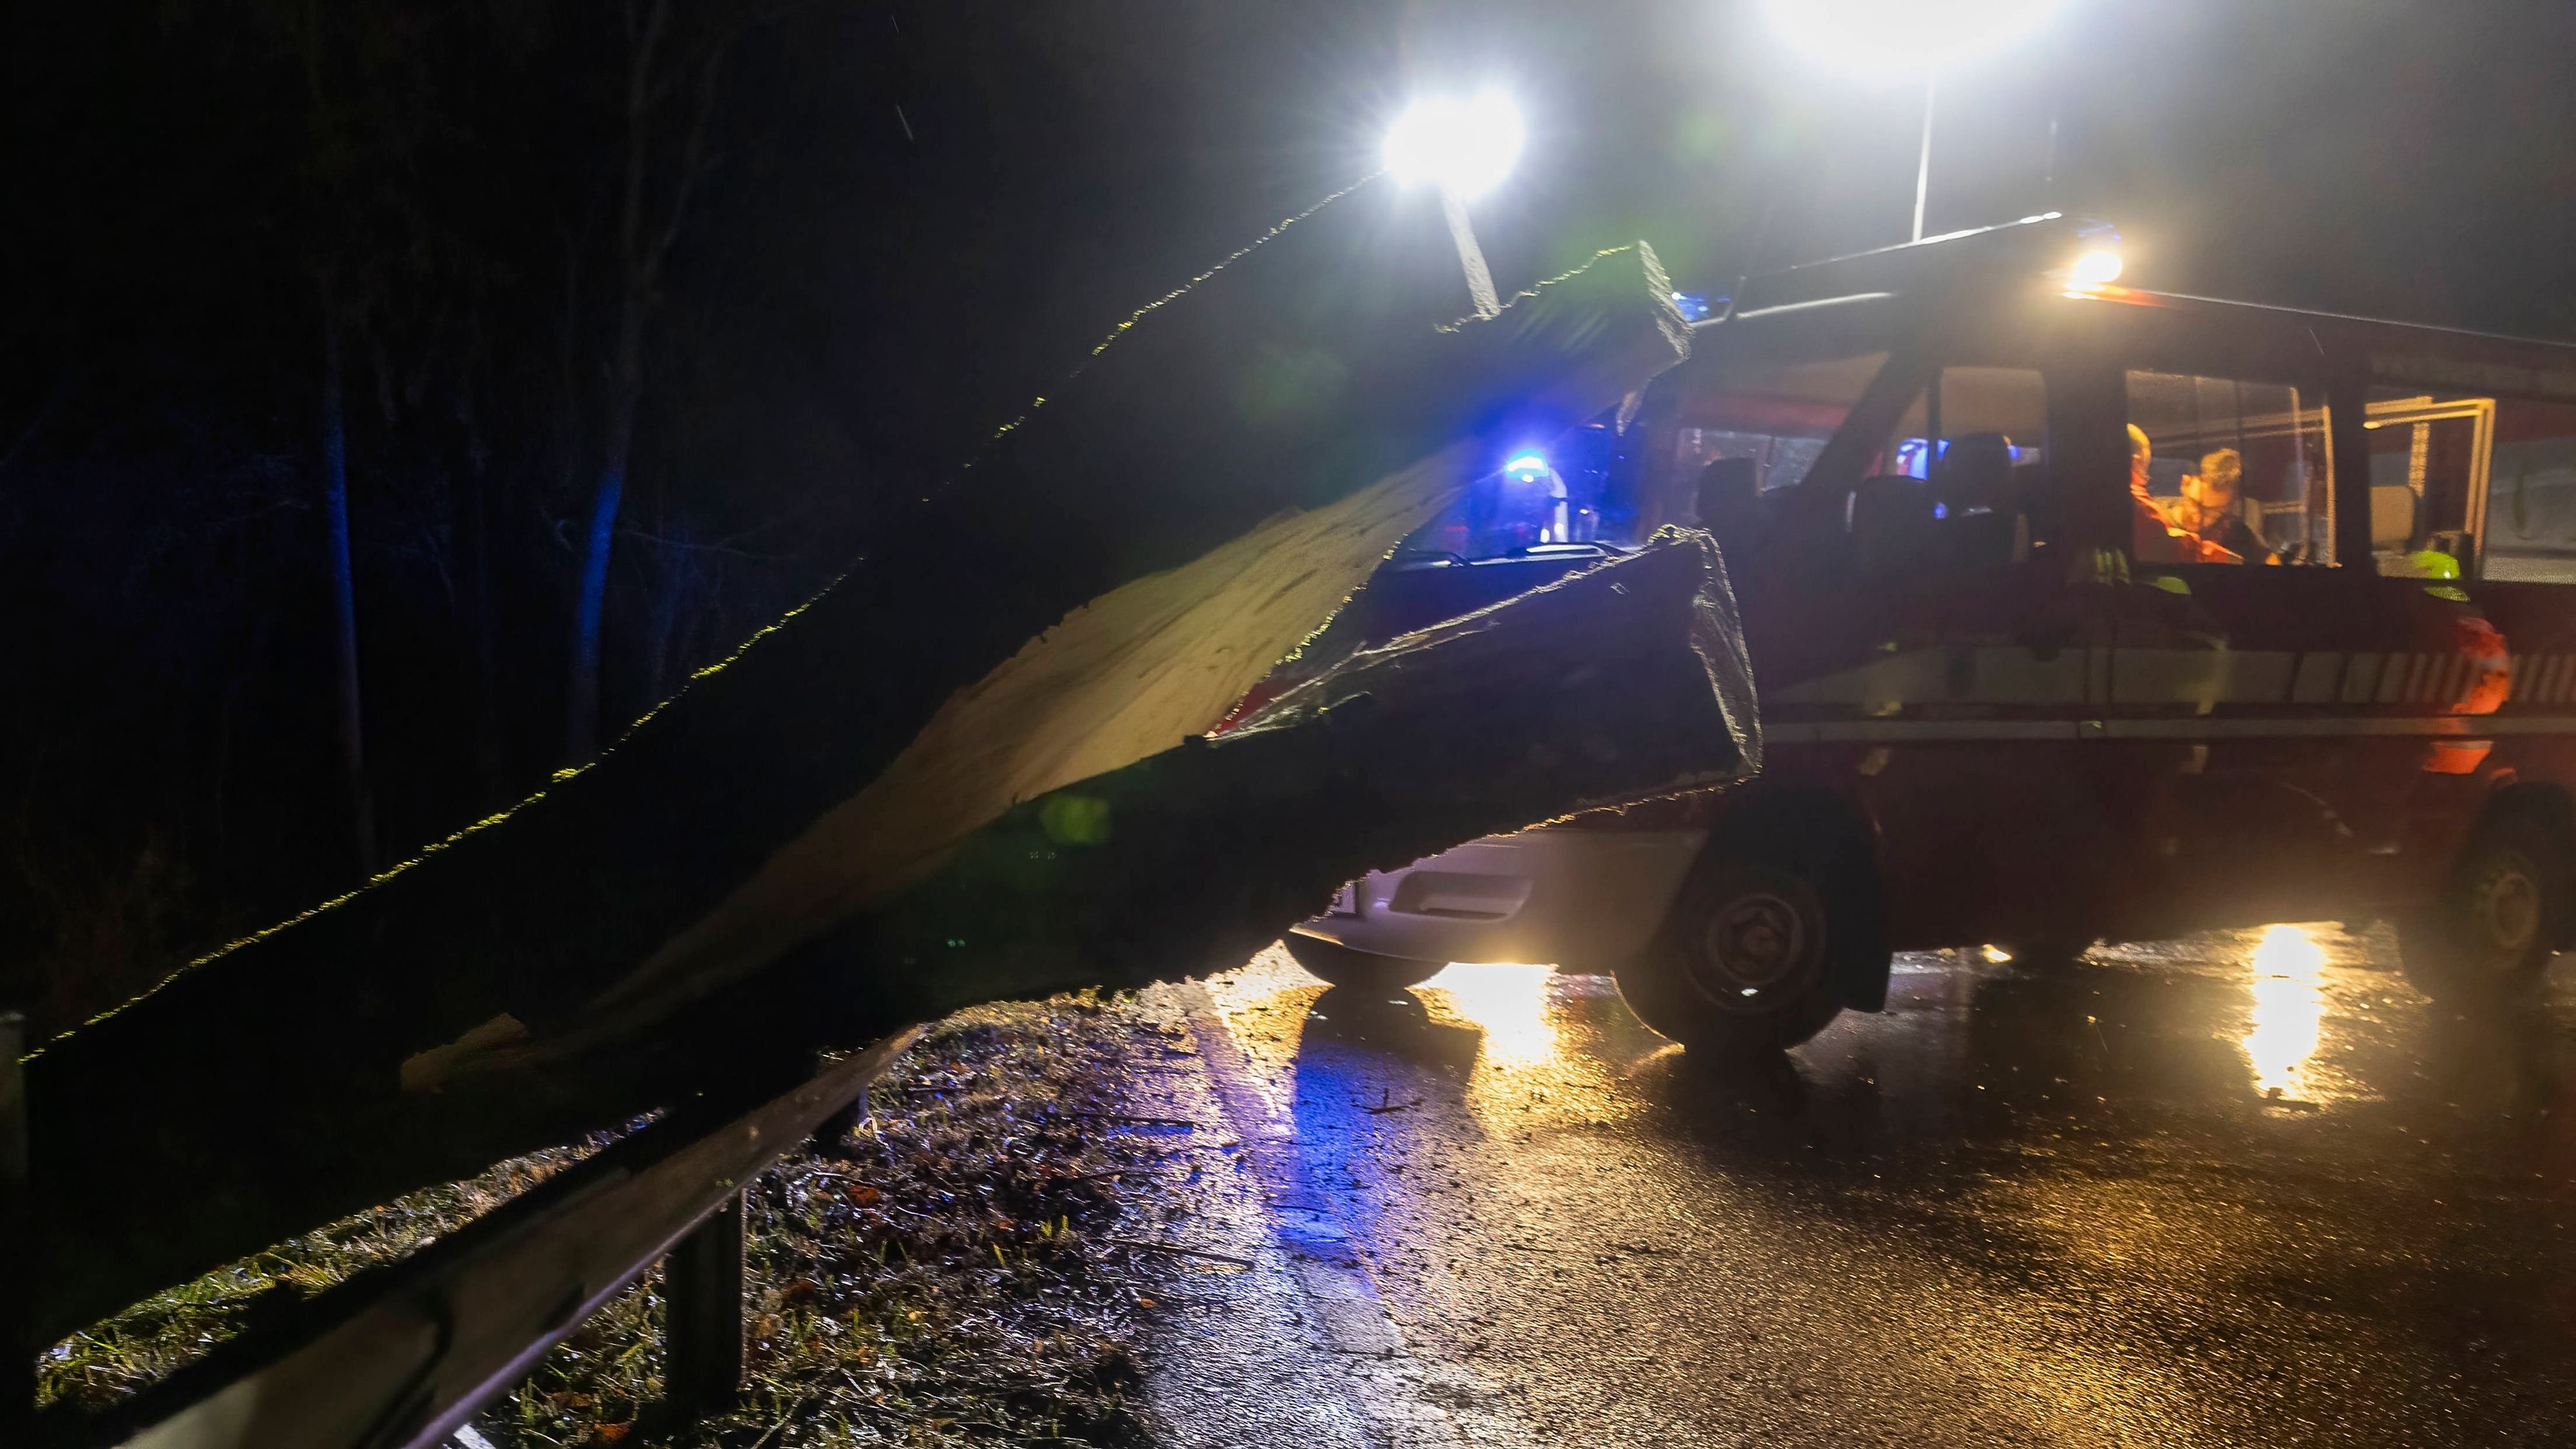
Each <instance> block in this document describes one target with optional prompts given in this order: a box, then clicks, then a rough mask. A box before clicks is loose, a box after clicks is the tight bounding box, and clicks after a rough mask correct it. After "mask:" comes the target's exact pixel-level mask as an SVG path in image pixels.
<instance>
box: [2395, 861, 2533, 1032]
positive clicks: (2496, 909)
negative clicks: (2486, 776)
mask: <svg viewBox="0 0 2576 1449" xmlns="http://www.w3.org/2000/svg"><path fill="white" fill-rule="evenodd" d="M2571 879H2576V866H2571V862H2570V859H2569V852H2568V848H2567V843H2566V842H2565V841H2564V840H2563V839H2562V838H2560V836H2559V834H2558V832H2556V831H2554V830H2551V829H2550V828H2549V827H2548V826H2547V825H2545V824H2543V823H2542V822H2541V821H2539V820H2537V819H2535V818H2533V817H2532V816H2530V815H2527V814H2522V813H2513V814H2505V815H2499V816H2497V817H2496V818H2494V819H2491V820H2489V821H2488V822H2487V823H2486V824H2485V825H2483V826H2480V827H2479V829H2478V833H2477V834H2476V835H2475V836H2473V837H2471V839H2470V841H2469V846H2468V849H2466V850H2464V851H2462V852H2461V853H2460V859H2459V863H2458V864H2457V865H2454V866H2453V867H2452V868H2451V875H2450V879H2449V880H2447V881H2445V882H2444V883H2443V885H2442V893H2441V895H2440V896H2439V897H2438V898H2437V899H2435V901H2434V902H2433V903H2432V904H2431V905H2430V906H2427V907H2425V908H2424V909H2422V910H2420V911H2412V912H2409V913H2407V914H2406V915H2404V916H2401V917H2399V918H2398V921H2397V953H2398V961H2399V963H2400V964H2401V965H2402V966H2403V967H2404V969H2405V972H2406V979H2407V980H2408V981H2410V982H2413V983H2414V985H2415V989H2416V990H2418V991H2421V992H2423V993H2424V994H2425V995H2426V996H2429V997H2431V998H2433V999H2434V1000H2435V1001H2439V1002H2442V1003H2444V1004H2446V1005H2451V1006H2461V1007H2486V1006H2498V1005H2505V1004H2510V1003H2513V1002H2516V1001H2520V1000H2523V999H2525V998H2528V997H2529V996H2530V995H2531V994H2532V993H2533V992H2534V991H2536V990H2537V989H2538V988H2539V985H2540V980H2541V977H2542V974H2543V973H2544V972H2546V971H2547V970H2548V968H2549V958H2550V956H2551V955H2553V954H2554V953H2555V952H2556V950H2557V946H2558V943H2559V942H2560V941H2562V940H2564V939H2565V934H2564V933H2565V931H2566V928H2567V912H2568V904H2569V903H2568V894H2569V886H2570V883H2571Z"/></svg>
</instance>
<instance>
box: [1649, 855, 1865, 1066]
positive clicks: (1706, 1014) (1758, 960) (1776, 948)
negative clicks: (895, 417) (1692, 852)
mask: <svg viewBox="0 0 2576 1449" xmlns="http://www.w3.org/2000/svg"><path fill="white" fill-rule="evenodd" d="M1829 889H1830V886H1829V884H1827V885H1820V883H1819V882H1818V881H1817V880H1815V879H1814V878H1812V877H1811V876H1810V874H1808V873H1807V872H1804V871H1800V870H1798V869H1795V868H1793V867H1791V866H1788V865H1785V864H1780V863H1776V862H1771V861H1763V860H1755V859H1748V858H1744V857H1740V856H1734V855H1727V854H1710V855H1704V856H1702V857H1701V858H1700V860H1699V862H1698V863H1697V864H1696V865H1694V866H1692V867H1691V873H1690V876H1689V878H1688V879H1687V880H1685V881H1684V882H1683V884H1682V889H1681V893H1680V895H1679V896H1678V897H1676V898H1675V900H1674V902H1673V908H1672V910H1671V911H1670V912H1669V913H1668V914H1667V915H1666V916H1665V918H1664V923H1663V926H1662V927H1661V929H1659V930H1658V931H1657V932H1656V933H1655V939H1654V941H1653V943H1652V944H1650V945H1649V946H1648V947H1647V948H1646V949H1645V950H1644V951H1641V952H1639V953H1638V954H1637V955H1636V956H1635V957H1633V958H1631V959H1630V960H1628V961H1626V962H1624V963H1622V964H1621V965H1620V967H1619V968H1618V970H1617V972H1616V973H1615V974H1616V975H1617V977H1618V981H1619V994H1620V995H1621V996H1622V997H1625V998H1626V999H1627V1002H1628V1009H1629V1010H1630V1011H1632V1012H1634V1013H1636V1016H1637V1019H1638V1020H1639V1021H1642V1022H1644V1023H1645V1024H1646V1025H1647V1026H1649V1027H1652V1028H1653V1029H1654V1030H1655V1031H1657V1032H1659V1033H1661V1034H1663V1035H1665V1036H1668V1037H1671V1038H1672V1039H1673V1040H1675V1041H1677V1042H1680V1043H1681V1044H1682V1045H1683V1046H1685V1047H1688V1048H1690V1049H1691V1050H1693V1051H1695V1052H1712V1053H1719V1054H1727V1053H1742V1052H1761V1051H1775V1050H1778V1049H1780V1048H1783V1047H1792V1046H1796V1045H1797V1044H1798V1043H1800V1042H1802V1041H1805V1040H1807V1039H1808V1038H1809V1037H1812V1036H1814V1035H1815V1034H1816V1033H1817V1032H1820V1031H1822V1030H1824V1029H1825V1024H1826V1023H1827V1022H1830V1021H1832V1020H1833V1019H1834V1017H1835V1016H1837V1015H1839V1014H1840V1013H1841V1011H1842V1003H1841V1002H1840V1001H1838V1000H1837V999H1836V998H1835V995H1834V991H1833V984H1832V981H1833V975H1832V968H1833V965H1834V961H1835V951H1836V949H1837V947H1838V946H1839V947H1841V948H1842V949H1845V950H1848V949H1850V948H1851V946H1852V945H1853V944H1855V943H1849V942H1838V941H1837V939H1836V937H1837V934H1838V933H1837V932H1836V930H1835V918H1836V916H1837V914H1838V913H1837V912H1835V911H1834V910H1833V909H1832V908H1831V904H1830V901H1829ZM1844 919H1845V920H1846V921H1849V920H1850V919H1852V918H1851V917H1849V916H1848V915H1846V916H1844Z"/></svg>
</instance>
